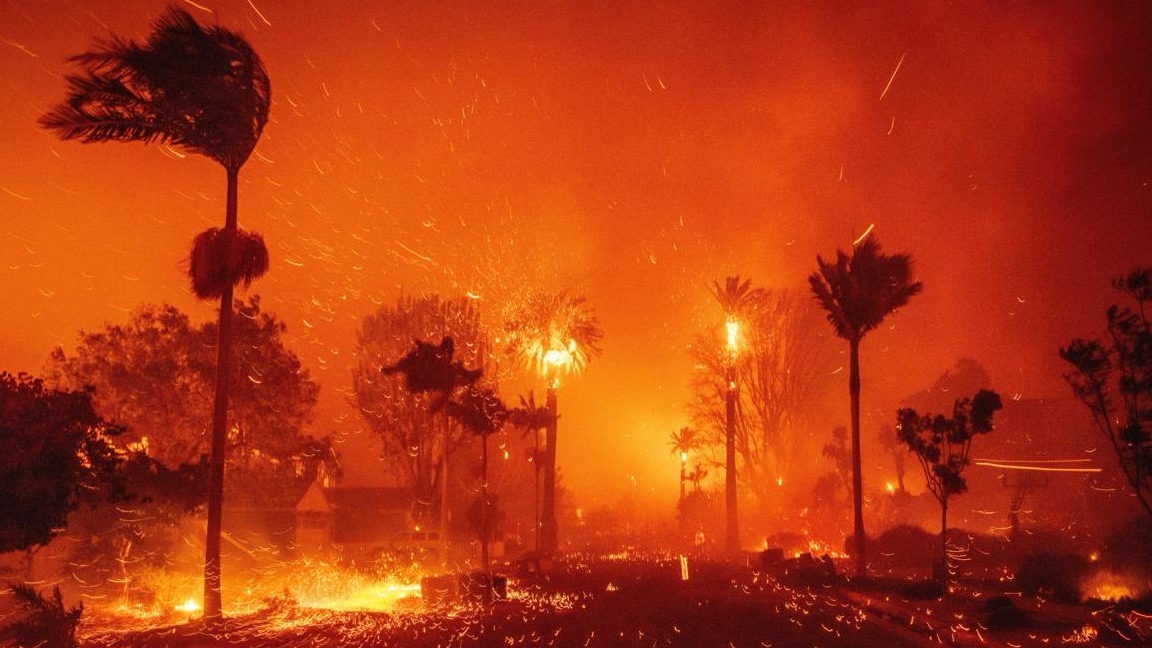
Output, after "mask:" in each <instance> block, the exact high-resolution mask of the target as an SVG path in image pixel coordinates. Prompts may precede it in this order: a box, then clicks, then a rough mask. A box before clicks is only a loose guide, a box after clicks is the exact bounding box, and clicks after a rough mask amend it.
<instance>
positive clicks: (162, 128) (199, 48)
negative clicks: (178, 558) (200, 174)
mask: <svg viewBox="0 0 1152 648" xmlns="http://www.w3.org/2000/svg"><path fill="white" fill-rule="evenodd" d="M69 60H70V61H71V62H73V63H76V64H78V65H79V66H80V68H81V71H82V73H81V74H77V75H71V76H69V77H67V79H66V85H67V99H66V101H65V103H64V104H62V105H60V106H58V107H56V108H54V109H53V110H51V111H50V112H48V113H47V114H46V115H44V116H43V117H42V118H41V120H40V123H41V125H42V126H43V127H44V128H47V129H49V130H53V131H55V132H56V133H57V135H59V136H60V137H61V138H64V139H78V140H80V141H83V142H86V143H87V142H105V141H120V142H128V141H142V142H146V143H147V142H152V141H156V140H159V141H163V142H166V143H169V144H171V145H173V146H176V147H179V148H182V149H185V150H187V151H190V152H193V153H197V154H200V155H205V156H207V157H209V158H211V159H213V160H215V161H216V162H219V163H220V164H221V165H223V166H224V167H225V168H228V169H231V170H236V169H239V168H240V166H241V165H243V164H244V162H245V161H246V160H247V159H248V156H249V155H251V153H252V150H253V149H254V148H255V146H256V141H257V140H258V139H259V138H260V134H261V133H262V132H263V129H264V126H265V124H266V123H267V121H268V109H269V105H270V103H271V86H270V83H269V80H268V75H267V73H266V71H265V70H264V67H263V63H262V62H261V61H260V58H259V57H258V56H257V55H256V53H255V51H254V50H253V49H252V47H251V46H250V45H249V44H248V43H247V41H245V40H244V38H243V37H241V36H239V35H238V34H236V33H234V32H231V31H229V30H227V29H224V28H222V27H218V26H212V27H208V28H204V27H202V26H200V25H199V24H198V23H197V22H196V20H195V19H194V18H192V16H191V15H190V14H188V12H186V11H184V10H183V9H180V8H178V7H171V8H169V9H168V10H167V11H166V12H165V13H164V14H163V15H162V16H161V17H160V18H159V19H158V20H157V21H156V23H155V24H154V25H153V32H152V34H151V35H150V36H149V38H148V40H147V41H146V42H145V43H144V44H138V43H136V42H134V41H129V40H123V39H121V38H118V37H115V36H113V37H111V38H110V39H107V40H101V41H97V42H96V43H95V44H94V45H93V48H92V49H91V50H90V51H88V52H85V53H82V54H78V55H76V56H73V57H71V58H70V59H69ZM85 122H89V123H87V124H86V123H85Z"/></svg>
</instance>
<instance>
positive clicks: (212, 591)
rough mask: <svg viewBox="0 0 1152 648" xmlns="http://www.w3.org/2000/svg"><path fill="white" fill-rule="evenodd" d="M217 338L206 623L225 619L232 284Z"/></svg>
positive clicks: (231, 175) (230, 211) (230, 207)
mask: <svg viewBox="0 0 1152 648" xmlns="http://www.w3.org/2000/svg"><path fill="white" fill-rule="evenodd" d="M227 173H228V200H227V206H226V208H225V217H224V218H225V220H224V229H225V231H228V230H231V231H233V232H234V231H236V191H237V179H238V175H239V170H238V169H227ZM216 334H217V337H216V400H215V405H214V408H213V410H212V451H211V454H210V455H209V458H208V530H207V534H206V536H205V538H204V623H205V624H206V625H209V626H210V625H212V624H214V623H216V622H217V621H219V620H220V619H221V618H223V616H224V613H223V603H222V600H221V597H220V532H221V526H222V522H223V517H224V454H225V447H226V441H227V434H228V382H229V377H230V376H231V375H232V371H231V366H232V286H231V285H228V286H227V287H226V288H225V289H224V292H223V294H222V295H220V321H219V325H218V327H217V332H216Z"/></svg>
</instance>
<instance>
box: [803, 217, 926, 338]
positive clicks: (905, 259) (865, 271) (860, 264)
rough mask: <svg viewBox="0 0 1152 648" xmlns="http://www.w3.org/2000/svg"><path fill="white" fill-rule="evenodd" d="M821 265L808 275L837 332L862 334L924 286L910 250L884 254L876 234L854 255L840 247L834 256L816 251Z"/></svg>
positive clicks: (854, 252) (854, 335)
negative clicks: (832, 258) (827, 257)
mask: <svg viewBox="0 0 1152 648" xmlns="http://www.w3.org/2000/svg"><path fill="white" fill-rule="evenodd" d="M816 263H817V266H818V271H817V272H815V273H813V274H812V275H810V276H809V277H808V282H809V284H810V285H811V287H812V293H813V295H814V296H815V298H816V300H817V301H818V302H819V303H820V305H821V306H822V307H823V308H824V310H825V314H826V316H827V319H828V322H829V323H830V324H832V327H833V329H834V330H835V331H836V335H838V336H840V337H842V338H844V339H846V340H859V339H860V338H861V337H863V336H864V335H865V334H866V333H868V332H869V331H871V330H872V329H874V328H876V327H877V326H879V325H880V323H881V322H882V321H884V318H885V317H887V316H888V315H889V314H890V313H892V312H893V311H895V310H897V309H899V308H901V307H903V306H904V305H906V304H907V303H908V301H909V300H910V299H911V298H912V297H914V296H916V295H917V294H919V293H920V292H921V291H922V290H923V284H922V283H921V282H919V281H914V280H913V279H912V257H911V255H909V254H903V253H902V254H894V255H886V254H883V253H882V252H881V251H880V244H879V243H878V242H877V241H876V239H875V238H868V239H866V240H865V241H863V242H862V243H861V244H860V245H858V246H857V247H856V249H855V250H854V251H853V254H852V256H851V257H849V256H848V255H846V254H845V253H844V252H842V251H839V250H837V252H836V261H835V262H834V263H831V262H827V261H825V260H824V259H823V258H821V257H819V256H817V257H816Z"/></svg>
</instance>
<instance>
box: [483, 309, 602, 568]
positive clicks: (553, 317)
mask: <svg viewBox="0 0 1152 648" xmlns="http://www.w3.org/2000/svg"><path fill="white" fill-rule="evenodd" d="M586 301H587V300H586V299H585V298H584V297H578V296H573V295H570V294H568V291H567V290H563V291H560V292H558V293H544V292H537V293H532V294H530V295H528V297H527V298H526V299H525V300H524V301H523V302H522V303H521V304H520V305H519V306H517V307H513V308H512V309H511V313H512V314H511V316H510V317H509V319H508V321H507V322H505V326H504V328H505V340H506V346H505V352H506V353H507V354H508V355H510V356H511V357H512V358H513V359H514V360H515V361H516V362H517V363H518V364H519V365H520V366H521V367H522V368H524V369H525V370H527V371H532V372H535V373H536V374H537V375H539V376H540V377H542V378H544V379H545V380H546V381H547V384H548V388H547V392H546V396H545V407H547V408H548V413H549V417H548V419H547V420H548V427H547V428H546V430H545V443H544V448H543V453H542V456H543V459H544V461H543V465H544V468H543V470H544V493H543V498H542V499H543V503H542V506H541V508H542V509H543V511H542V518H543V520H542V522H541V543H540V544H541V550H542V551H543V552H545V553H552V552H554V551H556V548H557V546H558V538H557V522H556V490H557V478H556V442H557V441H556V424H557V420H558V415H557V407H556V389H557V387H559V385H560V376H561V375H564V374H572V373H580V372H582V371H583V370H584V367H586V366H587V365H588V363H589V362H590V361H591V360H592V358H593V357H595V356H597V355H600V340H601V339H602V338H603V337H604V331H603V330H602V329H601V328H600V324H599V322H598V321H597V320H596V316H595V315H593V314H592V312H591V311H590V310H589V309H588V307H587V306H586V303H585V302H586Z"/></svg>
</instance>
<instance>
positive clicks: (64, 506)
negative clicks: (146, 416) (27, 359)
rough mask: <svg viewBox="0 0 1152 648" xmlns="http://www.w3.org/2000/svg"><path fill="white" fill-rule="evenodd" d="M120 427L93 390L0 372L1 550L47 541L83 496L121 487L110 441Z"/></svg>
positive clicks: (92, 499)
mask: <svg viewBox="0 0 1152 648" xmlns="http://www.w3.org/2000/svg"><path fill="white" fill-rule="evenodd" d="M119 432H120V428H119V427H117V426H115V425H112V424H110V423H108V422H106V421H105V420H104V419H103V418H101V417H100V416H99V415H98V414H97V413H96V409H95V408H94V407H93V405H92V392H91V390H88V389H84V390H77V391H70V390H55V389H49V388H48V387H46V386H45V385H44V381H43V380H41V379H39V378H33V377H31V376H28V375H27V374H19V375H17V376H13V375H12V374H10V373H7V372H4V373H0V489H2V492H3V493H4V506H0V552H4V551H15V550H23V549H28V548H30V547H33V546H35V545H41V544H44V543H46V542H48V540H50V539H51V538H52V537H53V536H54V535H55V534H56V533H57V532H58V531H59V530H60V529H61V528H62V527H64V524H65V521H66V519H67V516H68V514H69V513H70V512H72V511H73V510H75V509H76V508H77V507H78V506H79V505H80V504H81V503H82V502H84V501H88V502H90V503H92V504H95V503H96V502H97V501H98V499H99V498H101V497H103V496H105V495H107V494H109V493H111V494H113V495H114V496H115V495H118V494H119V493H120V486H119V482H118V478H117V476H116V471H117V467H118V464H119V459H118V457H117V456H116V453H115V452H114V450H113V449H112V447H111V445H110V443H109V440H110V439H113V438H115V436H116V435H117V434H118V433H119Z"/></svg>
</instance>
